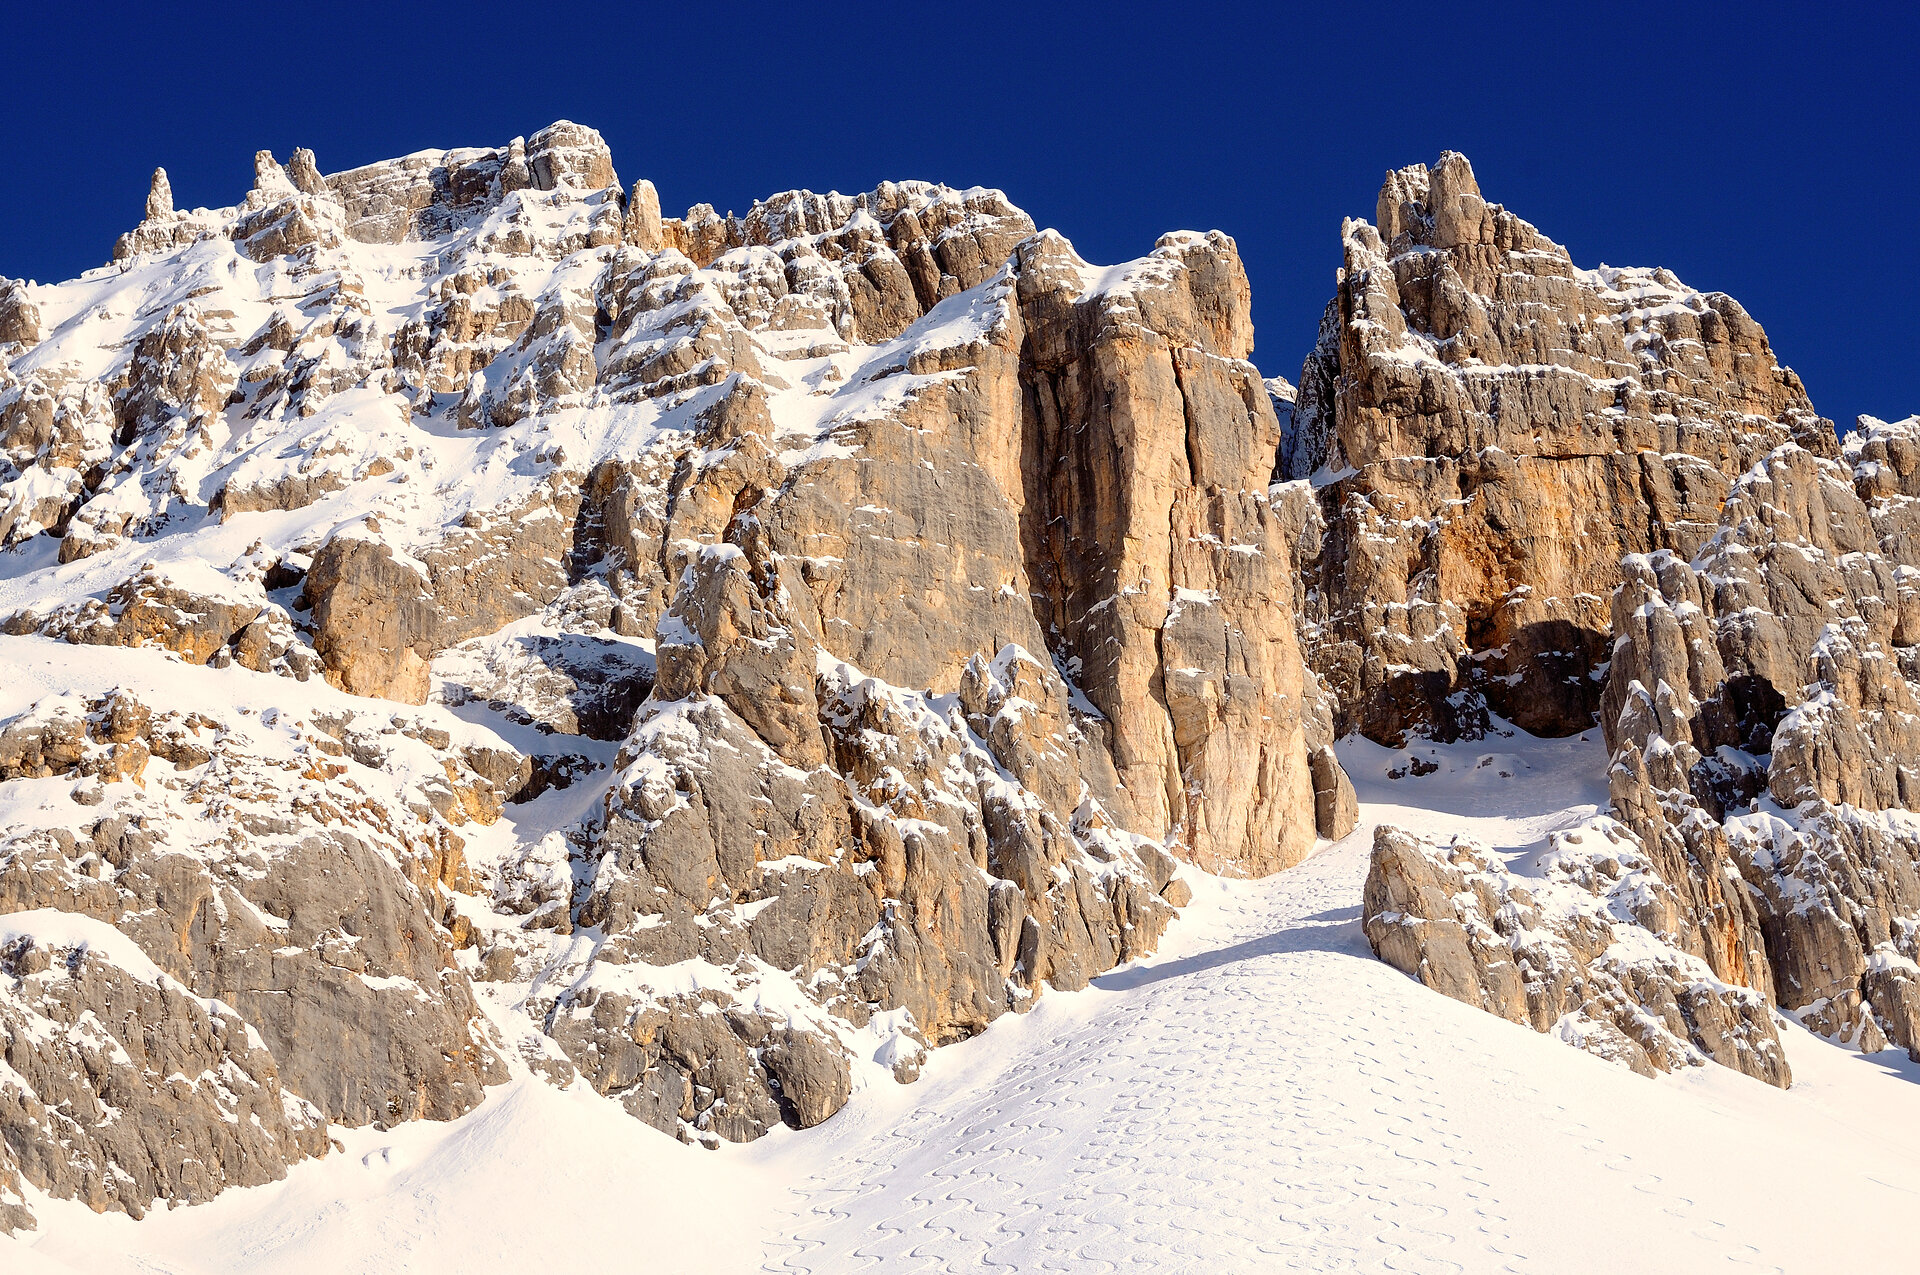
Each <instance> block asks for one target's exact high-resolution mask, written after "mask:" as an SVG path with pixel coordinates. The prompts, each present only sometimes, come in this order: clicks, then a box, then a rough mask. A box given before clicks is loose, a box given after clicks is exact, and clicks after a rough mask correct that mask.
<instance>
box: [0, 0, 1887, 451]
mask: <svg viewBox="0 0 1920 1275" xmlns="http://www.w3.org/2000/svg"><path fill="white" fill-rule="evenodd" d="M8 8H9V13H8V14H7V16H4V17H0V49H5V50H6V52H7V56H6V59H5V61H6V72H5V77H4V80H5V92H4V96H5V100H6V117H7V129H6V131H7V134H8V137H9V142H10V146H9V155H8V157H7V162H6V163H5V164H4V165H0V273H3V274H9V275H15V276H28V277H33V278H38V279H42V280H51V279H59V278H66V277H69V276H71V275H73V274H76V273H78V272H79V271H81V270H83V269H86V268H88V267H90V266H93V265H98V264H100V263H102V262H104V261H105V260H106V259H107V255H108V251H109V249H110V247H111V245H112V242H113V239H114V236H115V235H117V234H118V233H119V232H120V231H122V230H125V229H126V228H127V227H129V226H131V225H132V224H133V223H134V222H136V221H137V220H138V219H139V216H140V210H141V203H142V200H143V199H144V197H145V192H146V180H147V175H148V174H149V173H150V172H151V171H152V169H153V167H154V165H156V164H164V165H165V166H166V168H167V171H168V172H169V174H171V176H172V180H173V188H174V194H175V199H176V202H178V203H179V204H180V205H181V206H183V207H190V206H193V205H200V204H204V205H209V206H215V205H223V204H229V203H232V202H235V201H236V200H237V199H239V198H240V196H241V195H242V194H243V193H244V192H245V190H246V188H247V186H248V185H249V183H250V180H251V175H252V157H253V152H254V151H255V150H256V149H259V148H261V147H267V148H270V149H272V150H273V151H274V153H275V154H276V155H279V156H280V157H281V158H283V159H284V158H285V157H286V155H287V153H288V152H289V151H290V150H292V148H293V147H295V146H302V145H304V146H310V147H312V148H313V149H314V150H315V151H316V152H317V153H318V156H319V160H320V166H321V168H322V169H323V170H325V171H328V172H332V171H335V170H338V169H342V168H347V167H351V166H353V165H356V164H361V163H365V162H367V161H370V160H375V159H381V158H385V157H387V156H390V155H395V154H401V153H404V152H407V151H412V150H418V149H422V148H425V147H430V146H432V147H439V146H453V145H494V144H499V143H501V142H504V141H506V140H507V139H508V138H510V137H512V136H514V135H515V134H529V133H532V132H533V131H534V130H536V129H537V128H539V127H540V126H541V125H543V124H546V123H548V122H550V121H551V120H553V119H556V118H561V117H565V118H571V119H575V120H579V121H581V122H583V123H587V124H592V125H594V126H595V127H597V128H599V129H600V130H601V131H602V132H603V133H604V134H605V135H606V136H607V139H608V141H609V142H610V143H611V144H612V147H613V152H614V159H615V162H616V164H617V166H618V167H619V170H620V174H621V177H622V178H623V179H624V180H626V181H629V182H631V181H632V180H633V179H635V178H637V177H642V176H645V177H650V178H651V179H652V180H653V181H654V183H655V185H657V186H658V187H659V189H660V195H661V200H662V202H663V204H665V205H666V207H667V208H668V210H669V211H675V210H678V209H681V208H684V207H686V206H687V205H688V204H690V203H694V202H698V201H707V202H711V203H713V204H714V205H716V206H717V207H719V208H720V209H722V210H723V211H724V210H726V209H728V208H733V209H735V210H739V211H745V209H746V208H747V206H748V205H749V204H751V203H752V201H753V200H754V198H755V197H757V196H761V195H765V194H767V193H769V192H772V191H777V190H783V189H787V188H790V187H795V186H805V187H810V188H812V189H815V190H825V189H829V188H833V189H838V190H842V191H856V190H863V189H867V188H869V187H871V186H873V185H874V184H875V183H877V182H878V181H880V180H882V179H884V178H902V177H918V178H927V179H931V180H936V181H944V182H947V183H949V184H952V185H973V184H980V185H991V186H999V187H1001V188H1003V189H1004V190H1006V191H1007V193H1008V194H1009V195H1010V196H1011V197H1012V198H1013V200H1014V201H1015V202H1016V203H1018V204H1020V205H1021V206H1022V207H1024V208H1026V209H1027V210H1028V211H1029V212H1030V213H1032V214H1033V217H1034V219H1035V220H1036V221H1038V222H1039V223H1040V224H1041V225H1043V226H1047V225H1051V226H1055V227H1057V228H1059V229H1060V230H1061V231H1063V232H1064V233H1065V234H1066V235H1067V236H1068V237H1069V238H1071V239H1072V240H1073V241H1074V243H1075V244H1076V245H1077V246H1078V247H1079V249H1080V251H1081V252H1082V254H1083V255H1085V256H1086V257H1088V258H1090V259H1092V260H1095V261H1100V262H1111V261H1116V260H1120V259H1124V258H1127V257H1133V256H1137V255H1139V254H1141V253H1143V252H1145V251H1147V250H1148V249H1149V248H1150V247H1151V246H1152V243H1153V241H1154V239H1155V238H1156V237H1157V236H1158V235H1159V234H1160V232H1161V231H1164V230H1169V229H1174V228H1180V227H1191V228H1196V229H1210V228H1215V227H1218V228H1220V229H1223V230H1226V231H1228V232H1229V233H1231V234H1232V235H1234V236H1235V238H1237V239H1238V241H1239V244H1240V249H1241V252H1242V254H1243V255H1244V257H1245V258H1246V263H1247V270H1248V273H1249V275H1250V276H1251V277H1252V280H1253V289H1254V316H1255V321H1256V324H1257V326H1258V329H1259V349H1258V350H1257V351H1256V353H1255V359H1256V361H1258V362H1259V363H1260V365H1261V366H1262V368H1263V369H1264V370H1266V371H1267V372H1268V373H1270V374H1271V373H1281V374H1283V375H1286V376H1288V377H1292V376H1294V375H1296V373H1297V372H1298V369H1299V363H1300V359H1301V357H1302V355H1303V354H1304V353H1305V351H1306V349H1307V347H1308V346H1309V345H1310V344H1311V341H1312V337H1313V331H1314V325H1315V323H1316V322H1317V320H1318V317H1319V314H1320V310H1321V308H1322V306H1323V305H1324V304H1325V303H1326V300H1327V297H1328V296H1329V295H1330V292H1331V289H1332V287H1333V272H1334V269H1335V267H1336V266H1337V265H1338V264H1339V225H1340V218H1341V217H1342V216H1366V217H1369V218H1370V217H1371V216H1372V215H1373V206H1374V195H1375V194H1376V192H1377V191H1378V189H1379V184H1380V177H1381V174H1382V173H1383V171H1384V170H1386V169H1387V168H1389V167H1397V166H1399V165H1403V164H1409V163H1414V162H1427V163H1431V162H1432V160H1433V158H1434V156H1435V155H1436V154H1437V153H1438V152H1439V151H1440V150H1441V149H1443V148H1451V149H1455V150H1460V151H1464V152H1465V153H1466V154H1467V155H1468V157H1469V158H1471V159H1472V160H1473V162H1474V166H1475V168H1476V170H1477V171H1478V173H1479V176H1480V182H1481V187H1482V189H1483V191H1484V192H1485V194H1486V195H1487V197H1488V198H1489V199H1491V200H1494V201H1497V202H1500V203H1504V204H1506V205H1507V206H1508V207H1509V208H1512V209H1513V210H1514V211H1516V212H1518V213H1519V214H1520V215H1521V216H1524V217H1526V218H1527V219H1528V220H1530V221H1532V222H1534V223H1535V224H1536V225H1538V226H1539V227H1540V228H1541V229H1542V230H1543V231H1545V232H1546V233H1547V234H1548V235H1550V236H1552V237H1553V238H1555V239H1557V240H1559V241H1560V242H1562V243H1564V244H1566V245H1568V247H1569V248H1570V249H1571V250H1572V252H1573V256H1574V259H1575V260H1576V261H1577V262H1579V263H1580V264H1582V265H1594V264H1597V263H1599V262H1601V261H1606V262H1609V263H1612V264H1620V265H1664V266H1667V267H1669V268H1671V269H1672V270H1674V271H1675V272H1676V273H1677V274H1679V275H1680V277H1681V278H1683V279H1685V280H1687V281H1688V282H1689V283H1690V284H1691V285H1693V286H1694V287H1698V288H1703V289H1718V290H1721V291H1725V292H1729V293H1732V294H1733V295H1734V296H1735V297H1737V298H1739V299H1740V301H1741V302H1742V303H1743V304H1745V305H1746V307H1747V308H1748V309H1749V310H1750V311H1751V312H1752V313H1753V314H1754V315H1755V317H1757V318H1758V319H1759V320H1760V321H1761V322H1762V323H1763V324H1764V325H1765V326H1766V328H1767V330H1768V332H1769V334H1771V336H1772V338H1773V342H1774V347H1775V349H1776V350H1777V351H1778V352H1779V354H1780V356H1781V358H1782V360H1783V361H1784V362H1787V363H1788V364H1790V365H1792V366H1793V367H1795V368H1797V369H1798V370H1799V371H1800V373H1801V375H1802V376H1803V377H1804V378H1805V379H1806V382H1807V385H1808V388H1809V389H1810V391H1811V393H1812V395H1813V399H1814V403H1815V404H1816V405H1817V406H1818V407H1819V408H1820V409H1821V411H1822V412H1824V413H1825V414H1827V415H1829V416H1832V417H1834V418H1835V419H1836V420H1837V421H1839V422H1840V423H1841V424H1842V426H1843V427H1845V426H1846V425H1848V424H1849V423H1851V421H1852V419H1853V416H1854V414H1855V413H1858V412H1870V413H1872V414H1874V415H1877V416H1883V417H1897V416H1905V415H1907V414H1909V413H1913V412H1920V302H1916V298H1915V292H1916V289H1920V269H1917V268H1916V267H1920V248H1916V245H1920V233H1916V230H1917V229H1920V228H1917V227H1916V221H1917V220H1920V153H1916V152H1917V150H1920V147H1917V146H1916V143H1917V142H1920V75H1916V72H1915V68H1916V66H1917V65H1920V17H1917V16H1916V11H1915V9H1914V8H1913V7H1911V6H1905V5H1900V6H1895V5H1888V6H1886V7H1885V8H1884V10H1880V11H1876V10H1874V9H1871V8H1868V7H1866V6H1859V7H1853V6H1841V5H1824V6H1822V5H1804V6H1801V5H1794V6H1788V5H1774V4H1751V5H1734V4H1727V5H1700V6H1691V5H1686V4H1680V3H1662V4H1646V5H1604V4H1602V5H1572V4H1568V5H1559V4H1553V3H1539V4H1533V5H1513V6H1474V5H1471V4H1465V3H1459V4H1450V5H1441V4H1425V5H1419V6H1405V7H1401V6H1396V5H1392V4H1387V3H1370V4H1366V5H1344V4H1333V3H1322V4H1317V5H1312V6H1302V7H1301V8H1300V9H1299V10H1298V11H1297V12H1288V11H1286V10H1285V9H1284V8H1283V7H1281V6H1233V5H1209V4H1204V3H1173V4H1160V5H1153V6H1133V5H1125V4H1115V5H1104V6H1084V7H1082V6H1061V7H1050V6H1045V5H1041V4H1035V3H1029V4H1019V5H1000V4H984V3H983V4H947V5H941V6H937V7H928V8H925V9H923V10H916V9H914V7H913V6H911V5H908V4H902V3H893V4H885V5H877V6H864V5H840V6H835V7H832V8H831V9H828V8H827V7H825V6H822V7H820V8H821V12H822V16H818V17H814V16H808V14H809V10H810V9H811V8H812V6H804V5H799V4H789V5H777V6H776V5H769V6H758V5H754V4H749V3H744V2H742V3H727V4H707V3H699V2H698V0H679V2H678V3H674V4H672V5H665V6H660V7H658V8H653V7H650V6H636V7H632V8H628V9H624V10H623V9H622V8H621V7H620V6H617V5H613V4H605V3H602V4H593V5H570V4H560V3H547V4H541V5H531V6H527V5H522V6H499V7H497V8H496V7H494V6H488V5H483V4H463V5H441V4H435V5H417V6H415V5H408V4H404V3H401V2H400V0H393V2H391V3H388V4H382V5H372V6H356V5H349V4H335V5H331V6H327V7H326V8H324V9H317V8H316V9H311V10H309V9H305V8H301V7H297V6H278V5H272V4H258V3H254V4H246V5H235V6H225V5H202V6H197V7H196V6H180V7H177V8H176V7H175V6H170V5H155V4H152V3H151V2H150V0H149V2H148V3H143V4H139V5H93V6H86V5H77V4H41V3H22V4H15V5H11V6H8ZM1562 10H1564V12H1562Z"/></svg>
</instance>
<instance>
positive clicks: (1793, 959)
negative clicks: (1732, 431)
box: [1604, 421, 1920, 1056]
mask: <svg viewBox="0 0 1920 1275" xmlns="http://www.w3.org/2000/svg"><path fill="white" fill-rule="evenodd" d="M1917 439H1920V422H1916V421H1906V422H1901V423H1899V424H1892V425H1889V424H1886V423H1883V422H1877V421H1869V422H1863V427H1862V428H1861V429H1860V430H1857V431H1856V432H1855V433H1854V434H1853V435H1851V436H1850V437H1849V439H1848V441H1847V446H1846V449H1845V453H1844V455H1843V457H1842V459H1841V460H1840V461H1838V462H1836V461H1832V460H1827V459H1824V458H1821V457H1818V456H1815V455H1812V454H1811V453H1808V452H1806V451H1803V450H1801V449H1799V448H1796V447H1792V446H1788V447H1783V448H1781V449H1780V450H1778V451H1776V452H1775V453H1774V454H1773V455H1771V456H1769V457H1767V458H1766V460H1765V461H1763V462H1762V463H1761V464H1759V465H1757V466H1756V467H1755V468H1754V469H1753V470H1752V471H1751V472H1750V473H1748V474H1746V475H1745V476H1743V477H1742V478H1741V479H1740V480H1739V482H1737V483H1736V484H1735V485H1734V488H1733V490H1732V492H1731V493H1730V494H1729V496H1728V499H1727V504H1726V509H1725V512H1724V515H1723V520H1722V524H1721V529H1720V531H1719V533H1718V534H1717V535H1716V536H1715V537H1714V539H1713V540H1712V541H1711V542H1710V543H1709V544H1708V545H1707V547H1706V548H1705V549H1704V550H1703V551H1702V552H1701V553H1700V554H1699V555H1698V556H1697V557H1696V558H1694V560H1693V561H1692V562H1691V563H1688V562H1685V561H1682V560H1680V559H1679V557H1678V556H1677V555H1674V554H1659V555H1653V556H1650V557H1642V558H1632V559H1629V560H1628V563H1627V567H1628V572H1629V574H1628V579H1627V581H1626V583H1625V584H1624V585H1623V586H1622V587H1621V588H1620V590H1619V592H1618V593H1617V594H1616V595H1615V597H1614V622H1615V626H1616V629H1617V630H1618V633H1619V637H1618V638H1617V640H1616V645H1615V651H1614V671H1613V673H1612V674H1611V677H1610V679H1609V684H1608V688H1607V696H1606V714H1605V719H1604V720H1605V724H1606V726H1607V735H1608V743H1609V745H1610V746H1611V747H1612V749H1613V750H1614V768H1613V774H1612V781H1613V796H1614V806H1615V809H1616V810H1617V811H1619V812H1620V815H1621V817H1622V818H1623V819H1624V820H1625V821H1626V822H1628V823H1629V824H1630V825H1632V826H1634V827H1635V830H1636V831H1637V832H1639V833H1640V835H1641V837H1642V839H1643V840H1645V841H1646V842H1647V843H1648V844H1650V845H1652V844H1656V843H1659V844H1664V845H1665V846H1666V847H1668V850H1667V853H1668V855H1669V856H1670V857H1671V858H1672V859H1673V860H1675V861H1676V862H1677V863H1680V864H1692V865H1697V867H1696V871H1695V874H1696V875H1697V876H1701V877H1710V876H1715V875H1723V876H1734V875H1736V874H1737V877H1738V879H1739V880H1740V881H1741V882H1743V883H1744V886H1745V889H1744V891H1742V893H1744V894H1745V895H1746V896H1747V897H1748V898H1749V899H1750V900H1751V903H1750V905H1748V906H1746V907H1739V908H1731V909H1727V910H1725V911H1724V912H1723V913H1719V914H1716V915H1715V922H1714V924H1715V927H1716V928H1719V929H1721V930H1723V931H1724V932H1725V933H1726V935H1727V940H1728V942H1729V944H1730V945H1738V946H1739V947H1740V948H1742V949H1743V950H1745V951H1748V952H1764V954H1765V957H1766V961H1767V963H1768V965H1769V966H1770V970H1771V978H1770V982H1771V989H1772V992H1773V994H1774V995H1775V996H1776V998H1777V1000H1778V1003H1779V1004H1780V1005H1781V1006H1782V1007H1783V1008H1785V1009H1787V1010H1789V1011H1791V1012H1793V1013H1795V1014H1796V1015H1797V1016H1799V1017H1800V1019H1801V1021H1803V1022H1804V1023H1806V1024H1807V1025H1809V1026H1811V1027H1813V1028H1814V1029H1815V1030H1817V1031H1820V1032H1822V1033H1824V1034H1827V1035H1831V1036H1836V1037H1840V1038H1842V1039H1846V1040H1849V1041H1852V1042H1855V1043H1857V1044H1858V1045H1859V1046H1860V1047H1861V1048H1864V1049H1869V1050H1871V1049H1877V1048H1883V1047H1885V1046H1886V1044H1887V1043H1888V1042H1889V1041H1891V1042H1892V1043H1894V1044H1897V1045H1899V1046H1901V1047H1903V1048H1905V1049H1906V1050H1907V1051H1908V1052H1909V1053H1911V1054H1915V1055H1916V1056H1920V1018H1916V1017H1915V1014H1916V1007H1920V1000H1916V996H1917V995H1920V982H1917V981H1916V979H1917V978H1920V975H1917V974H1916V970H1917V969H1920V967H1917V966H1916V964H1915V958H1916V956H1920V950H1916V949H1915V948H1914V947H1913V934H1914V932H1915V920H1916V916H1917V911H1920V876H1917V875H1916V854H1920V836H1917V835H1916V832H1917V829H1916V826H1915V823H1914V818H1915V817H1914V815H1913V814H1912V813H1911V812H1912V810H1913V809H1914V803H1915V800H1916V797H1920V786H1917V785H1920V779H1917V778H1916V770H1915V757H1916V756H1920V753H1917V752H1916V749H1920V738H1916V735H1915V732H1916V730H1917V729H1920V713H1917V712H1916V709H1917V708H1920V705H1916V700H1915V696H1916V681H1915V677H1916V674H1920V664H1916V662H1915V649H1916V648H1915V642H1916V640H1917V639H1920V626H1917V625H1916V617H1920V611H1916V609H1915V607H1916V595H1915V592H1914V587H1913V582H1914V580H1915V579H1916V578H1920V577H1916V566H1917V565H1920V563H1917V562H1916V559H1915V557H1914V544H1913V542H1912V540H1911V539H1910V537H1909V525H1910V523H1911V519H1912V501H1913V496H1911V495H1909V494H1908V493H1909V492H1910V491H1912V490H1913V484H1914V482H1915V475H1916V473H1920V467H1917V466H1916V460H1920V450H1916V440H1917ZM1676 879H1679V880H1684V879H1685V877H1684V876H1680V877H1676ZM1694 909H1695V911H1696V912H1699V913H1701V914H1702V915H1705V914H1707V913H1708V911H1709V909H1703V908H1701V907H1700V906H1699V905H1698V904H1695V905H1694Z"/></svg>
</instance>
